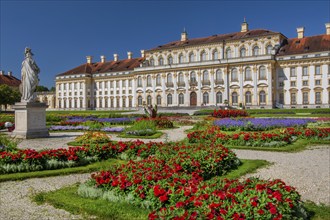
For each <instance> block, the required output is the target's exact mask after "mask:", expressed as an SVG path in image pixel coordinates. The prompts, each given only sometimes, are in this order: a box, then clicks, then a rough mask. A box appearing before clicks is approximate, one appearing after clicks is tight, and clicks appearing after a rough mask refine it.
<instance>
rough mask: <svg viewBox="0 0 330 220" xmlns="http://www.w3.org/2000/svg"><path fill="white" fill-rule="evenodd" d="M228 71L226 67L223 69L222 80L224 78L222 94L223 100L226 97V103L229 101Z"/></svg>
mask: <svg viewBox="0 0 330 220" xmlns="http://www.w3.org/2000/svg"><path fill="white" fill-rule="evenodd" d="M228 74H229V71H228V69H227V68H224V69H223V78H224V79H223V80H224V82H223V83H224V87H225V91H224V94H223V102H224V101H225V100H226V99H227V101H228V103H229V75H228Z"/></svg>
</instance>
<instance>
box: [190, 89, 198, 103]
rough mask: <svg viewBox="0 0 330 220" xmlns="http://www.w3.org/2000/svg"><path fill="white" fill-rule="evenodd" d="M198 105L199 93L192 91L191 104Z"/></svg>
mask: <svg viewBox="0 0 330 220" xmlns="http://www.w3.org/2000/svg"><path fill="white" fill-rule="evenodd" d="M196 105H197V94H196V92H191V93H190V106H196Z"/></svg>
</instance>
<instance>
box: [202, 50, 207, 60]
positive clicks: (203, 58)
mask: <svg viewBox="0 0 330 220" xmlns="http://www.w3.org/2000/svg"><path fill="white" fill-rule="evenodd" d="M205 60H206V52H205V51H203V52H202V53H201V61H205Z"/></svg>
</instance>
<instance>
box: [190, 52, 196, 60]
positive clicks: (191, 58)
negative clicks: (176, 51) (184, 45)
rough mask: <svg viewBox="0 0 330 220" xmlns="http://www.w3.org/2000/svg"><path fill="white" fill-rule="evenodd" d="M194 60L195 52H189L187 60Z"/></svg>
mask: <svg viewBox="0 0 330 220" xmlns="http://www.w3.org/2000/svg"><path fill="white" fill-rule="evenodd" d="M194 61H195V54H194V53H190V54H189V62H194Z"/></svg>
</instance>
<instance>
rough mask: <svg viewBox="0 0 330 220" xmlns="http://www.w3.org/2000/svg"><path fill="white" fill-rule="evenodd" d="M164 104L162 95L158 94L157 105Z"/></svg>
mask: <svg viewBox="0 0 330 220" xmlns="http://www.w3.org/2000/svg"><path fill="white" fill-rule="evenodd" d="M161 104H162V97H161V96H160V95H158V96H157V105H161Z"/></svg>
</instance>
